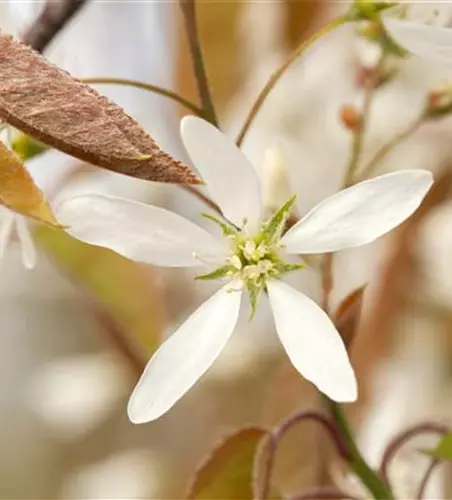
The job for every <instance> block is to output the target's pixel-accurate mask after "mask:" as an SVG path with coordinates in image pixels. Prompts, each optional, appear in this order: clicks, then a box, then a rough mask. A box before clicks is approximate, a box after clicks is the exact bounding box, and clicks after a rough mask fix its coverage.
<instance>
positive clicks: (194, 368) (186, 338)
mask: <svg viewBox="0 0 452 500" xmlns="http://www.w3.org/2000/svg"><path fill="white" fill-rule="evenodd" d="M232 287H234V288H238V287H239V284H234V283H229V284H228V285H226V286H225V287H223V288H222V289H220V290H219V291H218V292H217V293H216V294H215V295H213V296H212V297H211V298H210V299H208V300H207V301H206V302H204V304H202V305H201V307H199V309H197V310H196V311H195V312H194V313H193V314H192V315H191V316H190V317H189V318H188V320H187V321H186V322H185V323H184V324H183V325H182V326H181V327H180V328H179V329H178V330H177V331H176V332H175V333H174V334H173V335H172V336H171V337H170V338H169V339H168V340H167V341H166V342H165V343H164V344H162V346H161V347H160V348H159V350H158V351H157V352H156V353H155V354H154V356H153V358H152V359H151V360H150V361H149V363H148V365H147V367H146V369H145V370H144V373H143V375H142V376H141V379H140V381H139V382H138V384H137V386H136V387H135V389H134V391H133V393H132V396H131V397H130V401H129V405H128V414H129V418H130V420H131V421H132V422H134V423H136V424H139V423H144V422H149V421H151V420H155V419H157V418H159V417H160V416H161V415H163V414H164V413H166V412H167V411H168V410H169V409H170V408H171V407H172V406H173V405H174V404H175V403H176V402H177V401H178V400H179V399H180V398H181V397H182V396H183V395H184V394H185V393H186V392H187V391H188V390H189V389H190V388H191V387H192V386H193V385H194V384H195V383H196V381H197V380H198V379H199V378H200V377H201V376H202V375H203V374H204V373H205V372H206V371H207V370H208V368H209V367H210V366H211V365H212V363H213V362H214V361H215V359H216V358H217V357H218V355H219V354H220V352H221V351H222V349H223V347H224V346H225V345H226V342H227V341H228V339H229V337H230V336H231V334H232V332H233V330H234V327H235V325H236V323H237V319H238V316H239V310H240V301H241V297H242V291H241V288H240V287H239V289H238V290H235V289H234V290H233V291H231V288H232Z"/></svg>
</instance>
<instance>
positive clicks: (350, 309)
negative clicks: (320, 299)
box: [334, 286, 365, 348]
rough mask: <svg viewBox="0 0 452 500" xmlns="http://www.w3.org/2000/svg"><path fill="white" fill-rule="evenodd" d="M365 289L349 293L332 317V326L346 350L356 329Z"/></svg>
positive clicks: (361, 288)
mask: <svg viewBox="0 0 452 500" xmlns="http://www.w3.org/2000/svg"><path fill="white" fill-rule="evenodd" d="M364 290H365V287H364V286H363V287H360V288H357V289H356V290H353V292H351V293H349V294H348V295H347V296H346V297H345V299H343V300H342V302H341V303H340V304H339V306H338V308H337V310H336V314H335V315H334V324H335V325H336V328H337V329H338V330H339V332H340V334H341V335H342V339H343V340H344V343H345V345H346V346H347V348H348V347H349V346H350V344H351V342H352V340H353V336H354V335H355V332H356V329H357V327H358V322H359V318H360V314H361V306H362V303H363V294H364Z"/></svg>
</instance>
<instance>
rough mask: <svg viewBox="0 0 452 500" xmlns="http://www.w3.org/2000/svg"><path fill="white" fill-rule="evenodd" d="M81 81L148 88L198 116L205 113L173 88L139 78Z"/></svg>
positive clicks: (84, 79) (87, 79)
mask: <svg viewBox="0 0 452 500" xmlns="http://www.w3.org/2000/svg"><path fill="white" fill-rule="evenodd" d="M81 81H82V82H83V83H88V84H102V85H103V84H107V85H127V86H129V87H135V88H137V89H143V90H148V91H149V92H153V93H154V94H159V95H162V96H164V97H168V98H169V99H172V100H173V101H176V102H178V103H179V104H182V106H185V107H186V108H187V109H189V110H190V111H193V113H196V114H197V115H198V116H203V115H204V112H203V110H202V109H201V108H200V107H199V106H198V105H197V104H194V103H193V102H191V101H189V100H188V99H186V98H185V97H182V96H181V95H179V94H177V93H176V92H173V91H172V90H168V89H165V88H163V87H159V86H157V85H152V84H151V83H146V82H140V81H139V80H128V79H126V78H83V79H82V80H81Z"/></svg>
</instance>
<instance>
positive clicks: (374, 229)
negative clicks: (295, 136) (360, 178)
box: [281, 170, 433, 254]
mask: <svg viewBox="0 0 452 500" xmlns="http://www.w3.org/2000/svg"><path fill="white" fill-rule="evenodd" d="M432 183H433V178H432V174H431V173H430V172H428V171H427V170H404V171H401V172H396V173H392V174H387V175H382V176H380V177H376V178H375V179H371V180H369V181H364V182H361V183H359V184H356V185H355V186H352V187H350V188H348V189H344V190H343V191H340V192H339V193H336V194H334V195H333V196H330V197H329V198H327V199H326V200H324V201H322V202H321V203H319V204H318V205H317V206H315V207H314V208H313V209H312V210H311V211H310V212H309V213H308V214H307V215H305V217H303V218H302V219H301V220H300V221H299V222H298V223H297V224H295V226H294V227H292V228H291V229H289V231H287V233H286V234H285V235H284V236H283V238H282V239H281V243H282V244H283V245H285V246H286V251H287V252H289V253H301V254H303V253H324V252H335V251H337V250H342V249H345V248H351V247H357V246H360V245H365V244H366V243H370V242H371V241H374V240H376V239H377V238H379V237H380V236H382V235H383V234H385V233H388V232H389V231H391V230H392V229H394V228H395V227H397V226H398V225H399V224H401V223H402V222H403V221H405V220H406V219H407V218H408V217H409V216H410V215H411V214H412V213H413V212H414V211H415V210H416V209H417V208H418V207H419V205H420V204H421V202H422V200H423V198H424V196H425V195H426V194H427V191H428V190H429V189H430V187H431V185H432Z"/></svg>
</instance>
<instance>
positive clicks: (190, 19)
mask: <svg viewBox="0 0 452 500" xmlns="http://www.w3.org/2000/svg"><path fill="white" fill-rule="evenodd" d="M179 4H180V7H181V10H182V14H183V16H184V21H185V29H186V32H187V38H188V46H189V48H190V53H191V58H192V61H193V68H194V72H195V77H196V83H197V86H198V93H199V98H200V99H201V104H202V109H203V112H204V118H205V119H206V120H208V121H209V122H210V123H212V125H215V126H216V127H218V119H217V115H216V113H215V107H214V105H213V100H212V94H211V91H210V86H209V81H208V78H207V71H206V67H205V64H204V56H203V52H202V47H201V42H200V40H199V34H198V25H197V22H196V5H195V0H179Z"/></svg>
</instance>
